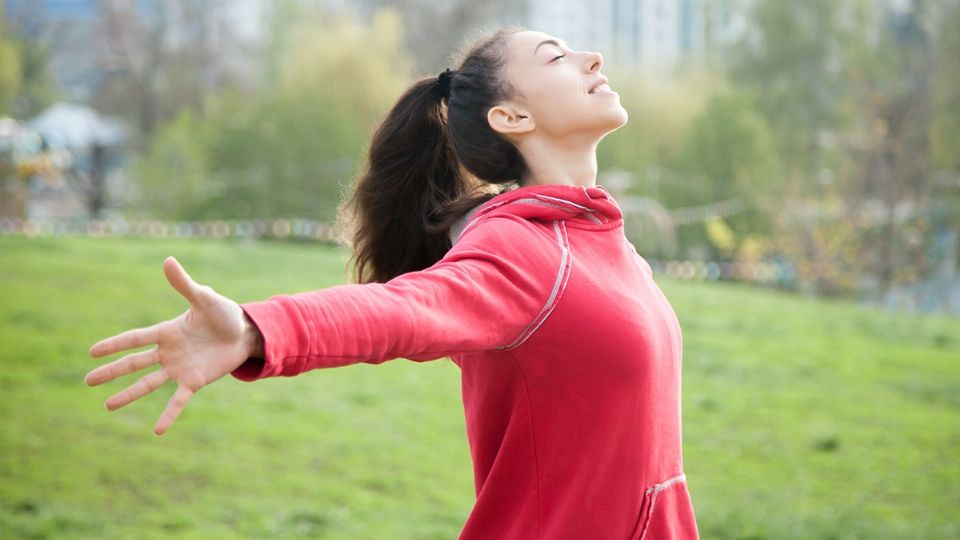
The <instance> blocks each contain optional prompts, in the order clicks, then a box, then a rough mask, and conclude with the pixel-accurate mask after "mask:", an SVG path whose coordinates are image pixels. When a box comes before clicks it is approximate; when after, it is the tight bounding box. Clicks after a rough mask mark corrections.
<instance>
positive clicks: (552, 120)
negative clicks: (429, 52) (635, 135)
mask: <svg viewBox="0 0 960 540" xmlns="http://www.w3.org/2000/svg"><path fill="white" fill-rule="evenodd" d="M602 66H603V56H602V55H601V54H600V53H598V52H589V51H575V50H571V49H570V48H568V47H567V44H566V43H565V42H564V41H563V40H562V39H559V38H556V37H554V36H551V35H549V34H545V33H543V32H536V31H532V30H525V31H522V32H517V33H515V34H512V35H511V37H510V39H509V42H508V44H507V62H506V67H505V70H506V73H505V75H506V77H507V80H508V81H509V82H510V83H511V84H512V85H513V87H514V88H515V89H516V90H517V92H518V93H519V95H517V96H516V97H515V98H514V99H512V100H511V101H509V102H504V103H501V104H499V105H498V106H496V107H493V108H491V110H490V111H489V113H488V115H487V118H488V120H489V121H490V124H491V126H492V127H493V128H494V129H496V130H497V131H499V132H501V133H504V134H505V135H507V136H508V137H509V136H511V135H513V136H514V137H513V138H515V139H519V140H520V142H522V139H523V138H524V137H526V136H527V135H538V136H540V137H547V138H551V139H562V138H566V137H568V136H570V135H578V136H580V135H582V136H584V137H586V138H588V139H589V138H594V139H599V138H602V137H603V135H604V134H606V133H609V132H611V131H613V130H615V129H617V128H619V127H620V126H622V125H624V124H626V122H627V111H626V109H624V108H623V106H622V105H621V104H620V95H619V94H617V93H616V92H613V91H612V90H610V89H609V87H608V86H606V85H603V86H600V87H599V88H596V89H595V90H594V91H593V92H591V89H593V88H594V87H595V86H596V85H597V83H598V82H599V81H602V80H603V78H604V77H603V75H602V74H601V73H600V68H601V67H602Z"/></svg>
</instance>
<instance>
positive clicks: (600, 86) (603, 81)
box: [588, 77, 616, 95]
mask: <svg viewBox="0 0 960 540" xmlns="http://www.w3.org/2000/svg"><path fill="white" fill-rule="evenodd" d="M588 93H589V94H599V95H613V94H616V92H614V91H613V89H612V88H610V84H609V81H607V78H606V77H600V79H598V80H597V81H596V82H594V83H593V86H591V87H590V91H589V92H588Z"/></svg>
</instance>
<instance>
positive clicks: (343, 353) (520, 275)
mask: <svg viewBox="0 0 960 540" xmlns="http://www.w3.org/2000/svg"><path fill="white" fill-rule="evenodd" d="M555 227H556V228H555V229H551V230H548V229H547V228H546V227H543V226H540V225H535V224H533V223H531V222H529V221H526V220H524V219H522V218H518V217H514V216H504V217H495V218H489V219H486V220H485V221H483V222H481V223H478V224H477V226H476V227H474V228H473V229H472V230H470V231H468V232H467V233H464V235H463V237H462V238H461V240H460V241H459V242H458V243H457V244H456V245H455V246H454V247H453V249H451V250H450V251H449V252H448V253H447V254H446V256H444V258H443V259H441V260H440V261H438V262H437V263H436V264H434V265H433V266H431V267H429V268H426V269H424V270H421V271H418V272H409V273H406V274H403V275H400V276H397V277H396V278H394V279H392V280H390V281H388V282H386V283H365V284H346V285H339V286H335V287H330V288H326V289H321V290H318V291H310V292H304V293H299V294H293V295H279V296H274V297H272V298H270V299H269V300H265V301H262V302H251V303H246V304H237V303H236V302H234V301H233V300H230V299H229V298H226V297H224V296H222V295H220V294H218V293H216V292H215V291H214V290H213V289H212V288H210V287H209V286H204V285H199V284H197V283H196V282H194V281H193V280H192V279H191V278H190V276H189V275H188V274H187V273H186V271H185V270H184V269H183V268H182V267H181V266H180V264H179V263H178V262H177V261H176V259H174V258H173V257H169V258H167V259H166V260H165V261H164V265H163V271H164V274H165V275H166V277H167V280H168V281H169V282H170V284H171V285H172V286H173V288H174V289H176V290H177V292H179V293H180V294H181V295H182V296H184V298H186V299H187V301H188V302H189V304H190V307H189V309H188V310H187V311H186V312H184V313H183V314H182V315H180V316H179V317H176V318H174V319H171V320H168V321H163V322H160V323H157V324H155V325H153V326H150V327H146V328H138V329H133V330H128V331H126V332H123V333H121V334H117V335H115V336H113V337H110V338H107V339H104V340H101V341H99V342H97V343H96V344H94V345H93V346H92V347H91V348H90V355H91V356H93V357H102V356H107V355H109V354H113V353H116V352H120V351H125V350H129V349H135V348H138V347H142V346H145V345H150V344H155V345H156V346H155V347H154V348H153V349H150V350H147V351H142V352H136V353H131V354H128V355H126V356H124V357H123V358H120V359H119V360H116V361H113V362H110V363H108V364H104V365H102V366H100V367H98V368H96V369H94V370H93V371H91V372H90V373H88V374H87V376H86V377H85V378H84V381H85V382H86V383H87V384H88V385H90V386H96V385H99V384H103V383H105V382H108V381H111V380H113V379H115V378H117V377H121V376H124V375H127V374H130V373H134V372H136V371H139V370H142V369H145V368H148V367H150V366H153V365H154V364H159V365H160V369H159V370H156V371H154V372H152V373H149V374H147V375H145V376H143V377H141V378H140V379H139V380H138V381H136V382H135V383H133V384H132V385H130V386H129V387H128V388H126V389H124V390H122V391H120V392H118V393H116V394H114V395H113V396H111V397H110V398H109V399H107V402H106V407H107V409H110V410H115V409H117V408H120V407H123V406H124V405H127V404H129V403H131V402H133V401H135V400H137V399H139V398H140V397H142V396H144V395H146V394H148V393H150V392H152V391H153V390H155V389H156V388H158V387H159V386H160V385H162V384H163V383H165V382H166V381H168V380H171V379H173V380H176V381H177V384H178V389H177V390H176V392H175V393H174V395H173V396H172V397H171V398H170V401H169V402H168V404H167V407H166V409H165V410H164V411H163V413H162V414H161V416H160V419H159V420H158V421H157V423H156V425H155V426H154V433H156V434H157V435H161V434H163V433H165V432H166V431H167V430H168V429H169V428H170V426H171V425H172V424H173V422H174V421H175V420H176V419H177V417H178V416H179V414H180V413H181V411H183V409H184V407H185V406H186V404H187V401H188V400H189V399H190V397H191V396H192V395H193V394H194V393H196V392H197V391H199V390H200V389H201V388H203V387H204V386H206V385H208V384H211V383H213V382H214V381H216V380H218V379H220V378H221V377H223V376H224V375H226V374H228V373H230V374H232V375H233V376H234V377H236V378H237V379H240V380H246V381H252V380H255V379H259V378H263V377H270V376H278V375H283V376H293V375H296V374H298V373H302V372H304V371H307V370H310V369H315V368H324V367H336V366H343V365H348V364H353V363H358V362H369V363H380V362H383V361H385V360H390V359H393V358H408V359H411V360H418V361H422V360H433V359H437V358H443V357H445V356H449V355H450V354H453V353H457V352H469V351H479V350H488V349H492V348H497V347H511V346H516V345H518V344H519V343H521V342H522V341H523V340H525V339H526V338H527V337H529V336H530V335H531V334H532V332H533V331H534V330H536V328H537V327H538V326H539V324H540V323H541V322H543V320H544V319H545V318H546V316H547V315H548V314H549V312H550V310H551V309H552V306H553V305H555V304H556V301H557V300H558V299H559V291H560V290H561V288H562V282H563V281H564V280H565V279H566V275H567V273H568V272H569V268H570V257H571V254H570V252H569V250H567V249H565V248H563V247H561V246H562V245H563V243H562V236H561V231H560V229H559V227H558V226H555Z"/></svg>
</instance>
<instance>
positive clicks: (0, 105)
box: [0, 35, 22, 115]
mask: <svg viewBox="0 0 960 540" xmlns="http://www.w3.org/2000/svg"><path fill="white" fill-rule="evenodd" d="M21 76H22V74H21V70H20V47H18V46H17V43H16V42H15V41H13V40H11V39H9V38H7V37H6V36H5V35H0V112H2V113H3V114H4V115H9V114H10V112H11V110H12V109H13V100H14V99H15V98H16V97H17V94H18V93H19V91H20V84H21Z"/></svg>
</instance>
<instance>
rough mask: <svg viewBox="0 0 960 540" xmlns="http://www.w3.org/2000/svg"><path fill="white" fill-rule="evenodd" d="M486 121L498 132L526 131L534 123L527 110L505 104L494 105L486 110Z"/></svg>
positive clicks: (533, 125) (529, 129)
mask: <svg viewBox="0 0 960 540" xmlns="http://www.w3.org/2000/svg"><path fill="white" fill-rule="evenodd" d="M487 122H489V123H490V127H491V128H493V130H494V131H496V132H498V133H527V132H530V131H533V129H534V128H535V127H536V123H535V122H534V120H533V116H531V115H530V113H529V112H527V111H524V110H519V109H516V108H514V107H510V106H505V105H495V106H493V107H491V108H490V110H489V111H487Z"/></svg>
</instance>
